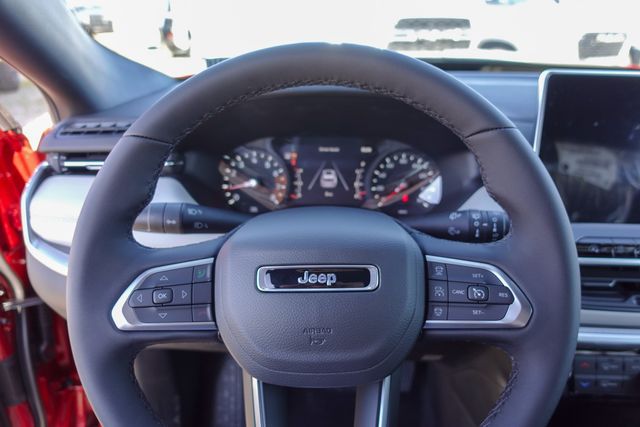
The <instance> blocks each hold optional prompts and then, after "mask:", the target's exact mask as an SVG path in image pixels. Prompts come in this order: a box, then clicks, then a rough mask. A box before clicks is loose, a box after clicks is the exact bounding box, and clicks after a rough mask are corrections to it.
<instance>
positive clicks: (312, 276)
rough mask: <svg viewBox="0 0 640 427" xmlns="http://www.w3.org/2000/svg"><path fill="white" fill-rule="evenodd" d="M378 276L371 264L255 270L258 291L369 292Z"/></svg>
mask: <svg viewBox="0 0 640 427" xmlns="http://www.w3.org/2000/svg"><path fill="white" fill-rule="evenodd" d="M379 277H380V273H379V272H378V267H376V266H373V265H291V266H285V265H283V266H269V267H260V268H258V274H257V284H256V285H257V288H258V290H260V291H262V292H323V291H343V292H345V291H373V290H375V289H377V288H378V286H379V284H380V283H379V280H380V279H379Z"/></svg>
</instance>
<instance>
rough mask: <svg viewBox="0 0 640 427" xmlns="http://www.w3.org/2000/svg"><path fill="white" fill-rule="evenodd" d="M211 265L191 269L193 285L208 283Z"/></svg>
mask: <svg viewBox="0 0 640 427" xmlns="http://www.w3.org/2000/svg"><path fill="white" fill-rule="evenodd" d="M212 266H213V264H204V265H196V266H195V267H193V283H198V282H210V281H211V267H212Z"/></svg>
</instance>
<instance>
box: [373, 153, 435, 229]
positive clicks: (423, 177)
mask: <svg viewBox="0 0 640 427" xmlns="http://www.w3.org/2000/svg"><path fill="white" fill-rule="evenodd" d="M369 193H370V197H371V198H370V199H369V200H367V201H366V202H365V204H364V206H365V207H367V208H369V209H380V210H383V211H386V212H389V213H392V214H395V215H401V216H404V215H413V214H420V213H424V212H427V211H429V210H430V209H431V208H433V206H435V205H437V204H439V203H440V200H441V199H442V177H441V176H440V170H439V169H438V167H437V166H436V164H435V162H433V161H432V160H431V159H430V158H429V157H428V156H426V155H424V154H421V153H418V152H416V151H414V150H399V151H396V152H393V153H391V154H388V155H386V156H385V157H383V158H382V159H381V160H380V161H379V162H378V163H377V164H376V165H375V166H374V168H373V169H372V171H371V174H370V179H369Z"/></svg>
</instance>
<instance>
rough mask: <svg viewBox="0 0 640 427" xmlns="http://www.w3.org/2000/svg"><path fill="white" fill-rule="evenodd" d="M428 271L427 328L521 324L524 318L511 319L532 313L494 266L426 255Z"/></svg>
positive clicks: (505, 277)
mask: <svg viewBox="0 0 640 427" xmlns="http://www.w3.org/2000/svg"><path fill="white" fill-rule="evenodd" d="M427 271H428V272H429V273H430V274H429V277H428V283H427V313H426V319H427V320H426V323H425V327H427V328H438V327H455V326H459V327H464V326H473V327H482V325H483V323H484V324H485V325H486V326H491V324H489V323H486V322H492V323H494V324H495V323H499V324H500V325H502V326H506V327H510V326H511V327H518V326H521V325H520V324H519V323H521V321H519V322H512V321H513V320H514V319H517V318H520V319H521V320H522V317H521V316H519V314H520V313H521V312H522V311H523V310H529V311H528V313H525V315H526V316H525V317H527V320H528V316H530V307H529V305H528V302H526V301H525V302H524V304H523V303H521V302H520V301H516V297H515V296H514V292H513V291H512V288H513V289H517V287H516V285H515V284H514V283H513V282H511V281H510V280H509V279H508V278H507V276H506V275H505V274H504V273H502V272H501V271H500V270H499V269H497V268H496V267H494V266H490V265H484V264H481V263H475V262H470V261H463V260H455V259H446V258H441V257H431V256H427ZM436 271H437V274H436ZM523 299H524V297H523ZM516 302H517V304H515V303H516ZM510 311H513V313H512V315H511V316H508V313H509V312H510Z"/></svg>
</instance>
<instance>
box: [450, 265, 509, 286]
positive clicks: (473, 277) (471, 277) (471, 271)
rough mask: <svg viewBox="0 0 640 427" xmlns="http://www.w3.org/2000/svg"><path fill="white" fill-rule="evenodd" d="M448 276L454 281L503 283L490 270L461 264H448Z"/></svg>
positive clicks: (489, 283)
mask: <svg viewBox="0 0 640 427" xmlns="http://www.w3.org/2000/svg"><path fill="white" fill-rule="evenodd" d="M447 277H448V278H449V280H450V281H452V282H470V283H480V284H488V285H501V284H502V283H500V280H498V278H497V277H496V276H495V275H494V274H493V273H491V272H490V271H488V270H485V269H482V268H475V267H464V266H461V265H453V264H448V265H447Z"/></svg>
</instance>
